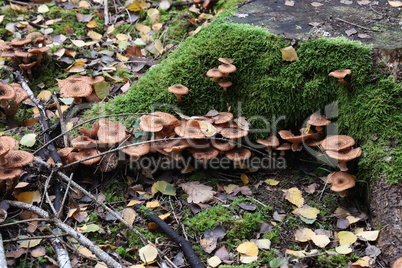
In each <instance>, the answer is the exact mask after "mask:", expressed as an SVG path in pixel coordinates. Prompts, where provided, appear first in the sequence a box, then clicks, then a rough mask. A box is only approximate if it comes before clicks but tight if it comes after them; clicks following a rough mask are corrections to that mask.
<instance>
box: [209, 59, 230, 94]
mask: <svg viewBox="0 0 402 268" xmlns="http://www.w3.org/2000/svg"><path fill="white" fill-rule="evenodd" d="M218 60H219V61H220V62H221V63H222V64H221V65H219V66H218V68H213V69H210V70H208V72H207V76H208V77H211V78H213V79H214V81H215V83H217V84H218V85H219V86H221V87H222V88H223V91H225V92H226V91H227V89H228V87H230V86H231V85H232V84H233V83H232V81H230V80H229V74H231V73H233V72H235V71H236V66H235V65H234V64H233V60H232V59H228V58H219V59H218Z"/></svg>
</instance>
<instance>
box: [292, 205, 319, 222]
mask: <svg viewBox="0 0 402 268" xmlns="http://www.w3.org/2000/svg"><path fill="white" fill-rule="evenodd" d="M293 213H294V214H297V215H300V216H302V217H304V218H306V219H310V220H315V219H317V215H318V213H320V210H319V209H317V208H313V207H310V206H309V205H303V206H302V207H300V208H297V209H295V210H293Z"/></svg>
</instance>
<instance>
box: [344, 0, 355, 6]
mask: <svg viewBox="0 0 402 268" xmlns="http://www.w3.org/2000/svg"><path fill="white" fill-rule="evenodd" d="M341 3H342V4H345V5H351V4H353V1H351V0H341Z"/></svg>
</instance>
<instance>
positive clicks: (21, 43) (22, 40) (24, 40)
mask: <svg viewBox="0 0 402 268" xmlns="http://www.w3.org/2000/svg"><path fill="white" fill-rule="evenodd" d="M29 43H31V39H28V38H14V39H13V40H11V45H13V46H17V47H19V46H24V45H27V44H29Z"/></svg>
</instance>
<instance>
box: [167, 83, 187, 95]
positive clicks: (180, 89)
mask: <svg viewBox="0 0 402 268" xmlns="http://www.w3.org/2000/svg"><path fill="white" fill-rule="evenodd" d="M168 91H169V92H171V93H174V94H176V95H185V94H188V87H186V86H183V85H180V84H178V85H173V86H170V87H169V88H168Z"/></svg>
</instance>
